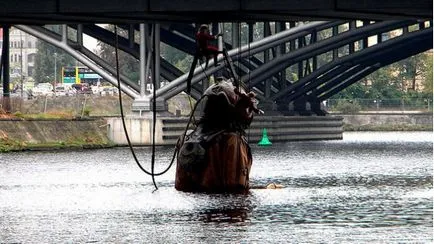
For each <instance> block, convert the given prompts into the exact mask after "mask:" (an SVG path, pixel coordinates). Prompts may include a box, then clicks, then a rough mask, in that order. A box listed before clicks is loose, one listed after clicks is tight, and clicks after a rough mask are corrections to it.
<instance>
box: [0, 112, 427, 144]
mask: <svg viewBox="0 0 434 244" xmlns="http://www.w3.org/2000/svg"><path fill="white" fill-rule="evenodd" d="M333 116H337V117H342V120H343V126H342V130H341V131H344V132H345V131H432V130H433V123H432V118H433V117H432V113H420V114H402V113H400V114H355V115H342V114H339V115H338V114H335V115H333ZM259 120H260V119H259V118H258V119H256V121H255V120H254V123H258V122H259ZM180 126H181V127H182V128H184V125H180ZM268 127H269V128H266V129H267V130H269V136H273V135H274V134H273V133H271V132H273V131H272V129H273V128H271V127H270V125H268ZM261 128H262V127H261ZM169 131H170V130H169ZM261 131H262V130H261ZM250 132H251V133H252V130H251V131H250ZM277 132H278V131H277ZM277 132H276V133H277ZM258 133H259V132H258ZM280 134H282V133H279V134H276V135H280ZM274 136H275V135H274ZM177 137H178V135H176V138H177ZM250 139H252V141H255V140H256V139H258V138H256V139H255V138H253V137H251V138H250ZM259 139H260V138H259ZM259 139H258V140H259ZM115 146H119V145H117V144H116V143H113V141H112V140H110V138H109V128H108V122H107V118H104V117H92V118H84V119H83V118H51V117H50V116H48V117H45V118H44V117H42V118H32V117H30V118H19V117H3V118H2V117H1V116H0V152H10V151H26V150H31V151H40V150H59V149H74V150H75V149H93V148H108V147H115Z"/></svg>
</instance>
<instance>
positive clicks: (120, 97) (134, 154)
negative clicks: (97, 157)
mask: <svg viewBox="0 0 434 244" xmlns="http://www.w3.org/2000/svg"><path fill="white" fill-rule="evenodd" d="M114 27H115V60H116V80H117V88H118V90H119V92H118V96H119V106H120V112H121V120H122V126H123V129H124V133H125V138H126V140H127V143H128V146H129V148H130V151H131V154H132V155H133V158H134V161H135V162H136V164H137V166H138V167H139V168H140V169H141V170H142V171H143V172H144V173H145V174H147V175H150V176H152V181H153V184H154V186H155V188H156V190H157V189H158V187H157V185H156V182H155V179H154V177H155V176H160V175H163V174H165V173H166V172H167V171H168V170H169V169H170V167H172V165H173V162H174V161H175V157H176V155H177V153H178V150H175V151H174V153H173V156H172V160H171V162H170V164H169V166H168V167H167V168H166V169H165V170H163V171H161V172H159V173H155V172H153V165H152V166H151V169H152V170H151V172H149V171H147V170H146V169H145V168H144V167H143V166H142V165H141V164H140V162H139V160H138V158H137V155H136V153H135V151H134V148H133V146H132V144H131V140H130V137H129V135H128V130H127V126H126V123H125V115H124V109H123V102H122V94H121V93H122V92H121V91H122V90H121V80H120V74H119V54H118V49H119V39H118V32H117V26H116V25H115V26H114ZM154 90H155V89H154ZM154 100H155V99H154ZM154 113H155V109H154ZM154 121H155V119H154ZM154 129H155V126H154ZM154 138H155V132H154ZM153 144H155V143H153Z"/></svg>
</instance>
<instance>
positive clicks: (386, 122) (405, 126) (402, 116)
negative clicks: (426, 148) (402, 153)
mask: <svg viewBox="0 0 434 244" xmlns="http://www.w3.org/2000/svg"><path fill="white" fill-rule="evenodd" d="M338 116H341V117H342V118H343V123H344V130H345V131H351V130H353V131H354V130H359V131H362V130H365V131H372V130H374V131H375V130H382V131H385V130H387V131H396V130H432V129H433V113H399V112H395V113H393V112H389V113H360V114H351V115H338Z"/></svg>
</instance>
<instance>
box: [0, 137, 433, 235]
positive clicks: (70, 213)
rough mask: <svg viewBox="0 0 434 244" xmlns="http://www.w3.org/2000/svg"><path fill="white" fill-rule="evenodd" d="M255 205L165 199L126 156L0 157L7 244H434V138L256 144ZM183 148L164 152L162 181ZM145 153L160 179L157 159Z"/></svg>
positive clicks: (176, 196) (168, 187)
mask: <svg viewBox="0 0 434 244" xmlns="http://www.w3.org/2000/svg"><path fill="white" fill-rule="evenodd" d="M252 151H253V158H254V162H253V166H252V172H251V174H250V178H251V185H252V186H263V185H266V184H268V183H270V182H275V183H279V184H282V185H284V186H285V188H283V189H274V190H272V189H252V190H251V191H250V193H249V194H247V195H233V194H222V195H219V194H214V195H207V194H190V193H183V192H178V191H176V190H175V189H174V178H175V168H174V167H172V168H171V169H170V170H169V172H168V173H166V174H164V175H163V176H161V177H157V178H156V181H157V184H158V187H159V189H158V190H157V191H154V187H153V184H152V180H151V178H150V177H148V176H146V175H145V174H143V173H142V172H141V171H140V170H139V168H138V167H137V166H136V165H135V162H134V160H133V158H132V156H131V153H130V152H129V150H128V149H127V148H113V149H103V150H83V151H72V152H71V151H56V152H20V153H7V154H0V213H1V216H0V243H432V242H433V229H432V228H433V178H432V175H433V162H432V160H433V137H432V133H431V132H375V133H374V132H354V133H345V134H344V139H343V140H341V141H308V142H290V143H282V144H274V145H273V146H271V147H267V148H261V147H258V146H256V145H252ZM172 152H173V150H172V148H157V157H156V161H157V165H156V168H157V170H156V171H159V170H161V169H164V168H165V167H166V165H167V164H168V163H169V161H170V158H171V154H172ZM136 153H137V155H138V157H139V159H141V161H142V163H143V164H144V166H145V167H146V168H148V169H149V168H150V165H149V164H150V163H149V162H150V158H151V156H150V149H149V148H138V149H137V150H136Z"/></svg>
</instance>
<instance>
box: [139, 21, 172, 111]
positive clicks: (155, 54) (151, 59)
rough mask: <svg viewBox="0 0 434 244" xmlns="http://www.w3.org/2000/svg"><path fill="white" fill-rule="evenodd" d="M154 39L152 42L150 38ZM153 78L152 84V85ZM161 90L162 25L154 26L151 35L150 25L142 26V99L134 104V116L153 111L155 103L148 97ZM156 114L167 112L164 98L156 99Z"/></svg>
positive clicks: (142, 24)
mask: <svg viewBox="0 0 434 244" xmlns="http://www.w3.org/2000/svg"><path fill="white" fill-rule="evenodd" d="M150 36H151V37H152V40H151V38H150ZM149 78H151V80H152V83H151V84H149V85H148V82H149V83H150V80H149ZM158 88H160V25H159V24H153V25H152V34H151V35H149V26H148V24H144V23H141V24H140V97H138V98H136V99H135V100H134V101H133V104H132V112H133V114H134V115H139V116H144V115H146V114H147V113H148V112H150V111H153V101H152V100H151V99H150V98H149V97H148V96H147V94H146V93H149V90H151V91H153V90H154V89H158ZM155 111H156V112H165V111H167V106H166V101H165V100H164V98H162V97H157V99H156V106H155Z"/></svg>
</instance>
